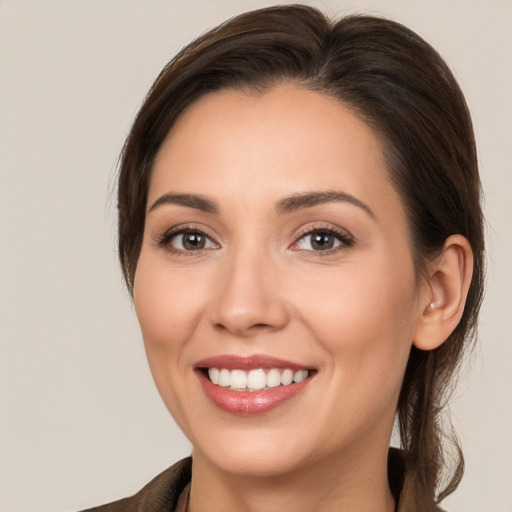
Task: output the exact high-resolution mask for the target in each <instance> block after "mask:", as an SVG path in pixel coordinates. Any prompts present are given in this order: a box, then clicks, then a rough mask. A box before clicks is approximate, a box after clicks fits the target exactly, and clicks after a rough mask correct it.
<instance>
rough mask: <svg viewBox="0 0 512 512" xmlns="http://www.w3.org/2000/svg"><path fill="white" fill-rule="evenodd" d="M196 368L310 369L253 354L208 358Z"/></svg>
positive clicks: (198, 363) (202, 360) (197, 364)
mask: <svg viewBox="0 0 512 512" xmlns="http://www.w3.org/2000/svg"><path fill="white" fill-rule="evenodd" d="M196 368H199V369H205V368H226V370H237V369H239V370H257V369H258V368H261V369H263V370H270V369H271V368H283V369H286V368H289V369H290V370H293V371H294V372H296V371H298V370H311V369H312V368H308V367H307V366H304V365H301V364H298V363H294V362H292V361H286V360H284V359H278V358H276V357H272V356H266V355H262V354H255V355H252V356H235V355H231V354H226V355H221V356H214V357H208V358H206V359H201V361H198V362H197V363H196Z"/></svg>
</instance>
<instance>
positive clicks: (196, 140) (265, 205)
mask: <svg viewBox="0 0 512 512" xmlns="http://www.w3.org/2000/svg"><path fill="white" fill-rule="evenodd" d="M421 293H422V292H421V290H420V289H419V287H418V285H417V280H416V275H415V269H414V264H413V259H412V253H411V248H410V240H409V235H408V229H407V221H406V216H405V212H404V207H403V204H402V202H401V200H400V197H399V196H398V195H397V193H396V191H395V190H394V188H393V186H392V185H391V183H390V178H389V177H388V173H387V171H386V167H385V162H384V159H383V155H382V152H381V149H380V147H379V142H378V140H377V138H376V137H375V135H374V134H373V133H372V131H371V130H370V129H369V127H368V126H367V125H366V124H365V123H364V122H362V121H361V120H360V119H358V118H357V117H355V116H354V115H353V114H352V113H351V111H350V110H349V109H348V108H346V107H345V106H344V105H342V104H341V103H339V102H338V101H336V100H334V99H332V98H330V97H328V96H326V95H323V94H320V93H316V92H311V91H307V90H302V89H298V88H295V87H293V86H291V85H290V86H285V85H283V86H280V87H277V88H274V89H272V90H270V91H269V92H267V93H265V94H263V95H256V94H255V95H249V94H245V93H241V92H234V91H224V92H218V93H212V94H210V95H207V96H204V97H203V98H201V99H200V100H198V101H197V102H196V103H195V104H193V105H192V106H191V107H189V108H188V109H187V110H186V111H185V112H184V114H183V115H182V116H181V117H180V118H179V120H178V122H177V123H176V124H175V126H174V127H173V129H172V130H171V132H170V133H169V135H168V137H167V139H166V141H165V143H164V144H163V146H162V148H161V150H160V152H159V154H158V157H157V159H156V163H155V166H154V172H153V175H152V179H151V183H150V189H149V197H148V210H147V218H146V224H145V231H144V240H143V244H142V250H141V253H140V258H139V261H138V266H137V271H136V276H135V307H136V311H137V315H138V318H139V321H140V325H141V329H142V334H143V338H144V343H145V347H146V352H147V356H148V360H149V365H150V367H151V371H152V374H153V377H154V379H155V382H156V385H157V387H158V390H159V392H160V394H161V396H162V398H163V400H164V402H165V404H166V405H167V407H168V409H169V410H170V411H171V413H172V415H173V416H174V418H175V419H176V421H177V423H178V424H179V425H180V427H181V428H182V430H183V431H184V432H185V434H186V435H187V436H188V438H189V439H190V441H191V442H192V444H193V447H194V456H195V461H196V462H198V461H205V462H207V463H209V464H211V465H213V466H216V467H217V468H220V469H222V470H225V471H228V472H233V473H238V474H247V475H273V474H278V473H286V472H290V471H294V470H297V469H299V468H310V467H311V465H313V464H317V463H322V464H323V463H325V462H326V460H327V459H329V458H330V457H334V459H332V460H348V459H347V458H346V457H351V456H354V455H357V457H359V458H361V457H363V458H364V457H365V454H366V455H368V456H371V454H375V453H377V452H378V453H380V454H382V453H383V452H387V446H388V441H389V436H390V432H391V428H392V423H393V418H394V413H395V409H396V403H397V400H398V395H399V391H400V386H401V382H402V377H403V373H404V370H405V366H406V362H407V358H408V355H409V350H410V347H411V344H412V340H413V338H414V332H415V327H416V323H417V321H418V318H419V316H420V314H421V306H420V302H421V301H420V296H421ZM209 374H210V377H209ZM290 379H292V382H291V383H290ZM293 379H294V380H295V381H296V382H295V381H294V380H293ZM212 380H213V381H214V382H215V383H214V382H212ZM232 388H234V389H232ZM248 388H251V389H250V390H249V389H248ZM339 457H345V458H344V459H340V458H339Z"/></svg>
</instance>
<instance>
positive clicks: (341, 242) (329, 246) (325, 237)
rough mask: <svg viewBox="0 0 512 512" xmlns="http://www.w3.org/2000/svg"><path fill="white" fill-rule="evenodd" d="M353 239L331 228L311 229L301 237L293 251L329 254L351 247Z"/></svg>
mask: <svg viewBox="0 0 512 512" xmlns="http://www.w3.org/2000/svg"><path fill="white" fill-rule="evenodd" d="M352 244H353V240H352V238H350V237H349V236H348V235H347V234H343V233H340V232H338V231H336V230H334V229H331V228H315V229H311V230H309V231H307V232H305V233H304V234H302V235H301V236H300V238H299V239H298V240H297V242H295V244H294V245H293V247H292V249H294V250H299V251H314V252H329V251H336V249H338V248H342V247H349V246H351V245H352Z"/></svg>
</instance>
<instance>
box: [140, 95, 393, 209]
mask: <svg viewBox="0 0 512 512" xmlns="http://www.w3.org/2000/svg"><path fill="white" fill-rule="evenodd" d="M333 189H336V190H342V191H343V192H345V193H348V194H351V195H354V196H356V197H360V198H361V199H362V200H364V201H365V202H371V203H372V204H373V207H372V209H373V208H376V209H377V210H378V209H379V208H381V209H383V210H384V209H387V208H389V206H390V202H395V203H396V202H397V201H398V203H399V205H398V208H400V198H399V197H398V195H397V194H396V192H395V190H394V188H393V186H392V184H391V182H390V180H389V175H388V171H387V168H386V164H385V160H384V157H383V153H382V150H381V145H380V142H379V140H378V138H377V137H376V135H375V133H374V132H373V130H372V129H371V128H370V127H369V126H368V125H367V124H366V123H365V122H364V121H363V120H361V119H360V118H359V117H357V116H356V115H355V114H354V112H353V111H352V110H350V109H349V108H348V107H347V106H345V105H344V104H342V103H341V102H340V101H338V100H336V99H334V98H332V97H330V96H327V95H325V94H322V93H318V92H314V91H310V90H306V89H301V88H297V87H295V86H293V85H282V86H279V87H275V88H273V89H271V90H269V91H268V92H266V93H264V94H249V93H245V92H240V91H220V92H215V93H210V94H208V95H205V96H203V97H202V98H200V99H199V100H198V101H196V102H195V103H194V104H192V105H191V106H190V107H188V108H187V109H186V110H185V111H184V112H183V113H182V115H181V116H180V117H179V119H178V120H177V122H176V123H175V125H174V127H173V128H172V129H171V131H170V133H169V134H168V136H167V138H166V140H165V141H164V144H163V145H162V147H161V149H160V151H159V153H158V155H157V158H156V161H155V166H154V169H153V176H152V180H151V184H150V190H149V198H148V203H149V204H151V202H152V201H153V200H155V199H157V197H158V196H159V195H160V194H163V193H168V192H170V191H172V192H178V193H181V192H184V193H190V192H197V191H199V192H201V193H205V194H209V195H210V194H212V195H214V196H216V197H218V198H219V199H220V200H222V198H226V199H229V198H230V197H231V198H232V197H233V195H236V196H238V197H239V198H240V200H242V201H244V202H245V203H246V204H250V203H252V202H253V201H260V203H261V198H267V199H270V198H273V199H276V200H277V199H279V196H284V195H288V194H290V193H301V192H304V191H311V190H333ZM363 198H364V199H363ZM395 206H397V205H395Z"/></svg>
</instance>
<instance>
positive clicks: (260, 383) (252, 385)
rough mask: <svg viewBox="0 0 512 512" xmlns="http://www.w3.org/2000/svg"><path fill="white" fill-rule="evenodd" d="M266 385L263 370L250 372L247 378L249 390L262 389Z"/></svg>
mask: <svg viewBox="0 0 512 512" xmlns="http://www.w3.org/2000/svg"><path fill="white" fill-rule="evenodd" d="M266 385H267V376H266V375H265V372H264V371H263V370H251V371H250V372H249V376H248V377H247V387H248V388H249V389H263V388H264V387H265V386H266Z"/></svg>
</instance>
